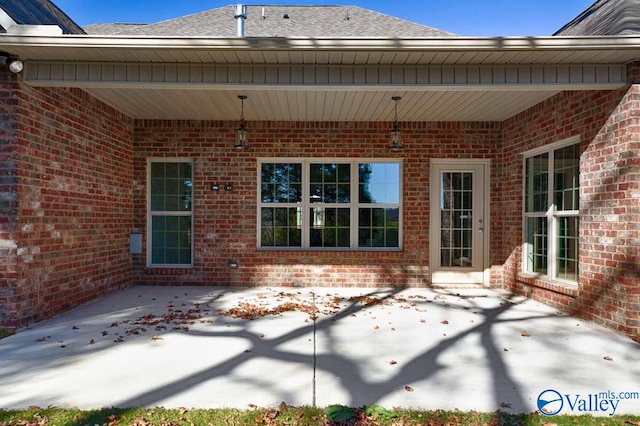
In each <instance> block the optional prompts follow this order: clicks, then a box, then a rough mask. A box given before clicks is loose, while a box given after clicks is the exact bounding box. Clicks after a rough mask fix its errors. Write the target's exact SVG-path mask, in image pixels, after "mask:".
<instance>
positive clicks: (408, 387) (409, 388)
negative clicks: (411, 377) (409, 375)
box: [404, 386, 413, 392]
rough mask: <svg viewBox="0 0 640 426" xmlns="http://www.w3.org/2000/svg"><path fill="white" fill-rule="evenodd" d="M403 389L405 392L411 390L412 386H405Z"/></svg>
mask: <svg viewBox="0 0 640 426" xmlns="http://www.w3.org/2000/svg"><path fill="white" fill-rule="evenodd" d="M404 390H406V391H407V392H413V388H412V387H411V386H405V387H404Z"/></svg>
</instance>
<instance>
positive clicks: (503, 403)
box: [500, 402, 511, 408]
mask: <svg viewBox="0 0 640 426" xmlns="http://www.w3.org/2000/svg"><path fill="white" fill-rule="evenodd" d="M500 407H502V408H511V403H510V402H502V403H500Z"/></svg>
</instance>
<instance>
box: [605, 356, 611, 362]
mask: <svg viewBox="0 0 640 426" xmlns="http://www.w3.org/2000/svg"><path fill="white" fill-rule="evenodd" d="M604 359H605V360H606V361H613V358H611V357H610V356H609V355H606V356H605V357H604Z"/></svg>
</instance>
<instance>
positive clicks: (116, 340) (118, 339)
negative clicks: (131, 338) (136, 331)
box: [113, 336, 124, 343]
mask: <svg viewBox="0 0 640 426" xmlns="http://www.w3.org/2000/svg"><path fill="white" fill-rule="evenodd" d="M122 342H124V339H123V338H122V337H120V336H118V338H117V339H115V340H114V341H113V343H122Z"/></svg>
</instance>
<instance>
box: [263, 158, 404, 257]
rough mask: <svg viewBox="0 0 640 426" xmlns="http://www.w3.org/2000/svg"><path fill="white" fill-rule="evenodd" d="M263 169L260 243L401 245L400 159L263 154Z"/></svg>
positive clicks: (353, 246)
mask: <svg viewBox="0 0 640 426" xmlns="http://www.w3.org/2000/svg"><path fill="white" fill-rule="evenodd" d="M258 174H259V179H258V180H259V186H260V187H259V200H258V201H259V202H258V210H259V211H258V230H259V231H258V248H262V249H268V248H274V249H275V248H277V249H303V250H304V249H310V250H353V249H355V250H399V249H401V248H402V242H401V241H402V240H401V229H402V226H401V218H402V214H401V204H400V194H401V179H400V177H401V164H400V162H398V161H393V162H389V161H382V160H380V161H379V160H374V161H371V160H366V161H363V160H335V159H332V160H315V159H304V160H299V159H296V160H293V159H261V160H260V161H259V162H258Z"/></svg>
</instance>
